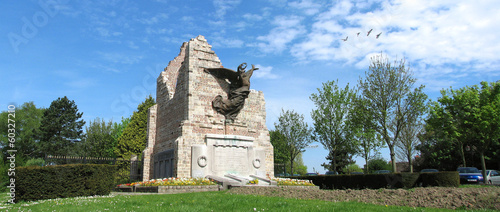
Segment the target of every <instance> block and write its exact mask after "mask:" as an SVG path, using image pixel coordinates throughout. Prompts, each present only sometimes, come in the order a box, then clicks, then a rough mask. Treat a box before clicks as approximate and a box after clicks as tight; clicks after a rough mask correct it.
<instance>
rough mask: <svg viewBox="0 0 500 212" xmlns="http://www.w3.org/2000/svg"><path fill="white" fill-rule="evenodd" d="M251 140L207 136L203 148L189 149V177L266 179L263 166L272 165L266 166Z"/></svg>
mask: <svg viewBox="0 0 500 212" xmlns="http://www.w3.org/2000/svg"><path fill="white" fill-rule="evenodd" d="M254 140H255V138H253V137H248V136H238V135H218V134H207V135H206V136H205V143H206V144H205V145H193V146H192V147H191V174H192V176H191V177H193V178H196V177H206V176H218V177H228V176H240V177H243V178H245V177H246V178H250V176H252V175H253V176H259V177H261V178H265V177H266V176H265V175H266V174H265V173H266V166H268V165H272V164H266V162H265V161H266V160H265V159H266V153H265V150H264V149H262V148H254ZM230 178H231V177H230Z"/></svg>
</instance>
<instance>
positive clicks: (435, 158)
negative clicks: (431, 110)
mask: <svg viewBox="0 0 500 212" xmlns="http://www.w3.org/2000/svg"><path fill="white" fill-rule="evenodd" d="M425 127H426V130H425V134H423V135H422V136H420V137H419V138H420V144H418V145H417V147H416V148H417V150H418V151H420V156H421V158H422V162H421V164H420V167H421V168H434V169H438V170H442V171H455V170H456V169H457V166H458V164H460V163H461V161H462V159H461V155H460V151H459V150H458V149H459V148H458V147H457V145H456V144H455V143H453V142H452V141H451V140H449V139H445V138H443V137H441V136H438V135H437V134H436V132H435V131H432V130H430V129H428V128H429V125H428V124H426V126H425Z"/></svg>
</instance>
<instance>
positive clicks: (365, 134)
mask: <svg viewBox="0 0 500 212" xmlns="http://www.w3.org/2000/svg"><path fill="white" fill-rule="evenodd" d="M367 104H368V102H367V101H365V100H364V99H363V97H362V96H358V97H356V101H355V105H354V108H353V110H352V113H351V116H352V118H351V123H353V125H354V139H357V140H358V143H359V146H358V151H357V154H358V155H359V156H361V157H363V158H364V159H365V164H368V160H370V159H372V157H373V156H374V154H377V153H378V152H379V149H380V148H382V147H383V146H384V143H383V142H382V139H381V138H380V134H378V133H377V131H376V130H375V128H376V123H375V120H374V119H373V115H372V113H371V111H370V110H368V108H367V107H366V105H367ZM364 171H365V173H369V172H370V170H369V167H368V166H366V168H365V170H364Z"/></svg>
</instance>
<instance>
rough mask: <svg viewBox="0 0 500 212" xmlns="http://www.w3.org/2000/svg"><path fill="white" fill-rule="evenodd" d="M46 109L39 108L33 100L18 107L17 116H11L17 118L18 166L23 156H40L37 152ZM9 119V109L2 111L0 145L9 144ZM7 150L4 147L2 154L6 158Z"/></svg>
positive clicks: (0, 117)
mask: <svg viewBox="0 0 500 212" xmlns="http://www.w3.org/2000/svg"><path fill="white" fill-rule="evenodd" d="M44 111H45V109H43V108H37V107H36V106H35V104H34V103H33V102H25V103H24V104H22V105H21V106H19V107H17V108H16V110H15V117H10V118H11V119H13V120H15V129H16V135H15V136H16V142H15V149H16V150H17V152H16V159H17V160H18V161H17V162H18V164H17V165H18V166H19V165H22V164H19V162H21V160H22V159H21V158H23V159H24V158H29V157H36V156H40V155H39V154H37V153H38V152H39V151H38V150H37V148H38V147H37V145H38V141H39V140H38V135H39V133H40V131H39V130H40V124H41V121H42V116H43V113H44ZM7 119H9V117H8V111H2V113H0V147H6V146H7V145H8V139H7V138H8V137H7V129H8V126H7V123H8V122H7ZM11 123H12V122H11ZM6 151H7V149H6V148H2V156H3V157H4V159H5V157H7V156H8V154H7V152H6Z"/></svg>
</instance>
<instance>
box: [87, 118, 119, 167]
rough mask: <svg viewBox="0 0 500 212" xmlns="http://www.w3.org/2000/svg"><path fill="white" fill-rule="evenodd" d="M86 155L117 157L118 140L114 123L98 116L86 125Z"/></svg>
mask: <svg viewBox="0 0 500 212" xmlns="http://www.w3.org/2000/svg"><path fill="white" fill-rule="evenodd" d="M85 132H86V133H85V142H84V145H85V153H86V154H85V155H86V156H89V157H108V158H114V157H115V147H116V140H115V139H114V138H113V132H114V129H113V124H112V122H111V121H109V122H107V123H106V121H104V119H99V118H96V119H94V121H90V123H89V125H88V126H87V127H85Z"/></svg>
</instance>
